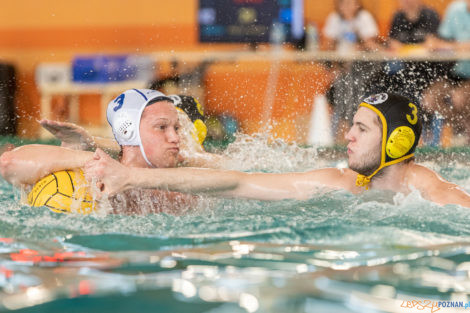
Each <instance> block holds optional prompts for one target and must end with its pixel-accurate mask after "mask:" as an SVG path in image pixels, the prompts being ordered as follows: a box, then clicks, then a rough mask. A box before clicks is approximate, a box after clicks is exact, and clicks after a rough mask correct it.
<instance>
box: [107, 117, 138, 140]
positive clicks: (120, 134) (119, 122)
mask: <svg viewBox="0 0 470 313" xmlns="http://www.w3.org/2000/svg"><path fill="white" fill-rule="evenodd" d="M113 129H114V135H115V137H116V140H117V141H118V142H121V141H132V139H134V137H135V136H136V134H137V132H136V131H135V125H134V123H133V122H132V119H131V117H130V116H129V114H127V113H126V112H119V113H118V114H117V116H116V117H115V118H114V124H113Z"/></svg>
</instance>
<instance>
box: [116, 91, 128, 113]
mask: <svg viewBox="0 0 470 313" xmlns="http://www.w3.org/2000/svg"><path fill="white" fill-rule="evenodd" d="M125 97H126V96H125V95H124V94H121V95H120V96H119V97H117V98H116V99H115V100H114V101H113V102H114V103H117V104H118V105H116V106H115V107H114V108H113V111H114V112H116V111H117V110H119V109H120V108H122V105H123V104H124V98H125Z"/></svg>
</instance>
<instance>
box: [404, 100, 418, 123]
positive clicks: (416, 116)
mask: <svg viewBox="0 0 470 313" xmlns="http://www.w3.org/2000/svg"><path fill="white" fill-rule="evenodd" d="M408 106H409V107H410V108H411V109H412V111H411V115H412V116H413V118H412V117H411V116H410V115H409V114H406V119H407V120H408V122H410V124H411V125H414V124H416V123H417V122H418V115H416V113H418V108H417V107H416V105H414V104H413V103H409V104H408Z"/></svg>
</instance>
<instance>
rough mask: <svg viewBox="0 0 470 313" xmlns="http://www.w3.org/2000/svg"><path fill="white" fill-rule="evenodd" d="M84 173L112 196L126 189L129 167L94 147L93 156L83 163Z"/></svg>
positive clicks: (101, 189)
mask: <svg viewBox="0 0 470 313" xmlns="http://www.w3.org/2000/svg"><path fill="white" fill-rule="evenodd" d="M84 173H85V178H86V179H87V180H88V181H90V182H91V181H96V186H97V187H98V189H100V191H101V192H103V193H106V194H107V195H108V196H113V195H115V194H116V193H118V192H119V191H122V190H124V189H126V182H127V178H128V177H129V168H128V167H126V166H124V165H122V164H121V163H119V162H118V161H116V160H114V159H112V158H111V157H110V156H109V155H107V154H106V153H105V152H104V151H103V150H101V149H96V152H95V153H94V154H93V158H92V159H91V160H89V161H88V162H86V163H85V167H84Z"/></svg>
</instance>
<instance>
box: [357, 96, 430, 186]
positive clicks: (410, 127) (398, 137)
mask: <svg viewBox="0 0 470 313" xmlns="http://www.w3.org/2000/svg"><path fill="white" fill-rule="evenodd" d="M359 107H366V108H368V109H370V110H372V111H373V112H375V113H376V114H377V115H378V116H379V118H380V121H381V123H382V152H381V158H380V166H379V167H378V168H377V169H376V170H375V171H374V172H373V173H372V174H371V175H369V176H365V175H361V174H358V175H357V179H356V185H357V186H360V187H366V188H368V184H369V182H370V180H371V179H372V177H373V176H374V175H375V174H377V173H378V172H379V171H380V170H381V169H383V168H384V167H386V166H390V165H392V164H396V163H399V162H401V161H404V160H406V159H409V158H411V157H413V156H414V151H415V149H416V146H417V145H418V142H419V138H420V136H421V129H422V126H421V118H420V115H419V114H420V112H419V110H418V107H417V106H416V105H415V104H414V103H412V102H411V101H410V100H409V99H407V98H406V97H403V96H401V95H397V94H392V93H380V94H376V95H372V96H369V97H367V98H366V99H364V101H363V102H362V103H361V104H359Z"/></svg>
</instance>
